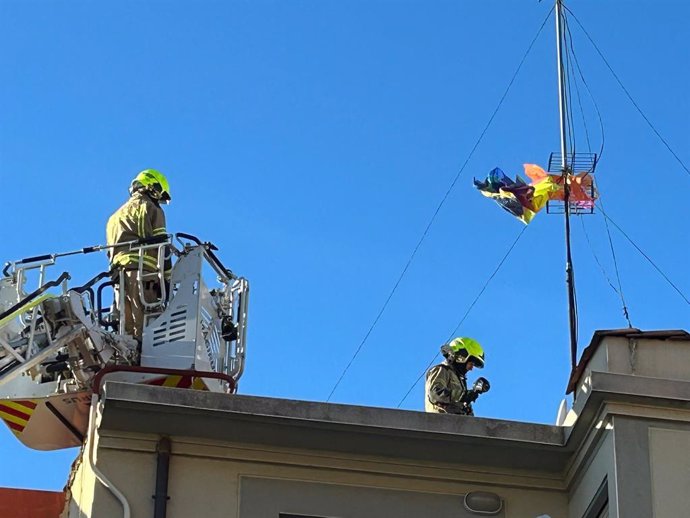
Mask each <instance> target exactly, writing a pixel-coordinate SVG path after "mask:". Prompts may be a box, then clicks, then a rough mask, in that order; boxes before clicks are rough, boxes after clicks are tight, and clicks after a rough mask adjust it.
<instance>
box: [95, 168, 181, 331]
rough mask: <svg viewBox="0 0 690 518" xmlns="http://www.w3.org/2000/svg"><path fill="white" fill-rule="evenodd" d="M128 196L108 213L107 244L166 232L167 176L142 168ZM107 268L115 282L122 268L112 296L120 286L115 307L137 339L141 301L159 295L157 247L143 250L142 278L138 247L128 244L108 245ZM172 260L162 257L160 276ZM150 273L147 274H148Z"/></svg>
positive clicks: (168, 269)
mask: <svg viewBox="0 0 690 518" xmlns="http://www.w3.org/2000/svg"><path fill="white" fill-rule="evenodd" d="M129 195H130V198H129V200H128V201H127V202H126V203H125V204H124V205H123V206H122V207H120V208H119V209H117V211H115V213H114V214H113V215H112V216H110V219H109V220H108V225H107V227H106V235H107V241H108V245H117V244H120V243H127V242H131V241H138V240H152V241H155V240H154V239H152V238H155V237H157V236H161V239H163V236H165V235H166V234H167V231H166V230H165V214H164V213H163V209H162V208H161V206H160V204H161V203H168V202H169V201H170V187H169V185H168V180H167V179H166V178H165V176H163V174H162V173H161V172H160V171H156V170H155V169H146V170H144V171H142V172H140V173H139V174H138V175H137V176H136V178H134V180H132V184H131V186H130V188H129ZM108 257H109V259H110V264H111V270H112V271H113V276H114V279H115V280H116V282H117V281H118V279H119V275H117V273H116V272H117V271H118V269H123V270H124V286H116V288H115V300H116V304H119V299H120V296H119V293H120V290H122V291H124V299H125V304H124V311H123V308H119V307H118V310H119V312H120V321H122V318H124V322H125V333H127V334H129V335H132V336H133V337H134V338H136V339H137V341H139V342H140V343H141V336H142V333H143V330H144V309H145V308H144V301H146V302H147V303H152V302H155V301H157V300H159V299H160V296H161V286H160V282H159V281H158V280H156V279H157V278H156V275H155V274H156V272H158V271H159V270H160V268H159V265H158V248H157V247H155V246H154V247H152V248H148V249H146V250H144V253H143V257H142V258H141V260H142V263H143V264H142V267H143V271H144V278H143V279H138V273H139V272H138V269H139V260H140V254H139V249H138V248H135V249H132V248H131V245H125V246H121V247H118V246H115V247H114V248H111V249H109V251H108ZM171 267H172V262H171V260H170V259H169V258H166V260H165V265H164V276H165V279H166V280H168V279H169V277H170V272H171ZM148 274H151V275H148Z"/></svg>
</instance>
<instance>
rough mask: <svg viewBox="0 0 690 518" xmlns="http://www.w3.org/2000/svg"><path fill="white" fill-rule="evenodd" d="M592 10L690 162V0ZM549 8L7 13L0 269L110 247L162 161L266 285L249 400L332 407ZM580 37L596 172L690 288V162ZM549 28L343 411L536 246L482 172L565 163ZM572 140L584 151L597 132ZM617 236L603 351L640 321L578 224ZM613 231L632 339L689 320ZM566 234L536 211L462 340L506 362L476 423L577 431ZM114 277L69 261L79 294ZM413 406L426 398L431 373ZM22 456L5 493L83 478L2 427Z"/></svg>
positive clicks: (138, 7)
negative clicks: (560, 423) (109, 238)
mask: <svg viewBox="0 0 690 518" xmlns="http://www.w3.org/2000/svg"><path fill="white" fill-rule="evenodd" d="M569 5H570V7H571V9H572V10H573V11H574V12H575V14H576V16H577V17H578V18H579V19H580V21H581V22H582V23H583V24H584V26H585V27H586V29H587V30H588V32H589V33H590V34H591V35H592V37H593V38H594V39H595V41H596V43H597V45H598V46H599V47H600V48H601V49H602V51H603V52H604V54H605V55H606V57H607V59H608V60H609V62H610V63H611V65H612V67H613V68H614V69H615V70H616V72H617V74H618V75H619V77H620V78H621V80H622V81H623V83H624V84H625V85H626V87H627V88H628V90H629V91H630V93H631V95H632V96H633V97H634V98H635V100H636V101H637V102H638V104H639V105H640V107H641V108H642V109H643V110H644V112H645V113H646V114H647V116H648V117H649V118H650V120H651V121H652V122H653V124H654V125H655V126H656V128H657V129H658V130H659V132H660V133H661V134H662V135H664V137H665V138H666V139H667V141H668V143H669V144H670V145H671V147H672V148H674V149H675V150H676V152H677V153H678V154H679V156H680V157H681V159H682V160H683V161H684V162H685V163H686V164H687V163H690V154H689V153H688V149H689V147H690V146H689V144H690V140H689V137H688V135H690V131H689V130H690V123H688V120H690V102H689V101H688V96H687V84H688V80H689V77H688V70H687V66H686V63H687V62H688V58H690V45H689V44H688V42H687V28H686V20H687V19H689V18H690V7H689V6H688V5H687V3H686V2H682V1H680V0H678V1H671V0H666V1H658V0H657V1H652V0H644V1H643V0H640V1H629V2H625V3H621V2H612V1H610V2H600V1H594V0H572V1H571V2H570V3H569ZM550 8H551V5H550V3H549V2H541V3H539V2H537V1H520V2H518V1H510V2H506V1H504V2H500V1H497V0H491V1H489V0H485V1H482V2H469V1H458V0H454V1H437V2H422V1H411V0H410V1H402V0H400V1H393V0H388V1H383V0H367V1H351V2H335V1H329V0H327V1H316V0H312V1H297V0H293V1H290V2H280V1H262V0H257V1H252V2H249V1H243V2H239V1H231V2H221V1H217V2H210V1H197V2H194V3H193V4H191V3H189V2H181V1H166V2H163V1H156V2H139V1H136V2H135V1H123V2H98V3H94V2H86V1H70V2H65V1H59V0H55V1H50V2H48V1H46V2H43V1H35V0H23V1H19V0H16V1H7V0H0V49H1V50H0V74H2V77H1V80H0V180H1V181H2V186H3V192H4V193H5V196H4V197H3V210H2V214H3V225H2V231H0V232H2V239H0V258H2V260H3V261H4V260H10V259H17V258H21V257H26V256H30V255H34V254H39V253H50V252H58V251H65V250H72V249H76V248H80V247H82V246H87V245H92V244H97V243H102V242H103V241H104V226H105V221H106V220H107V218H108V216H109V215H110V214H111V213H112V211H114V210H115V209H116V208H117V207H118V206H119V205H120V204H121V203H122V202H123V201H125V199H126V197H127V187H128V185H129V182H130V181H131V179H132V177H133V176H134V175H135V174H136V173H137V172H138V171H139V170H141V169H143V168H147V167H155V168H158V169H160V170H162V171H163V172H164V173H166V174H167V175H168V178H169V180H170V183H171V189H172V194H173V202H172V204H171V205H170V206H169V207H168V208H167V215H168V226H169V230H171V231H185V232H190V233H194V234H197V235H199V236H201V237H202V238H204V239H208V240H212V241H213V242H215V243H216V244H217V245H218V246H219V248H220V256H221V257H222V258H223V259H224V261H225V262H226V263H227V265H228V266H230V267H231V268H232V269H233V270H234V271H235V272H237V273H239V274H241V275H244V276H246V277H247V278H248V279H249V280H250V282H251V288H252V297H251V306H250V333H249V345H248V353H247V356H248V358H247V361H248V363H247V369H246V371H245V375H244V377H243V379H242V381H241V383H240V392H241V393H244V394H254V395H262V396H269V397H282V398H293V399H304V400H315V401H324V400H326V398H327V397H328V394H329V393H330V391H331V389H332V388H333V386H334V384H335V382H336V380H337V379H338V377H339V376H340V375H341V373H342V371H343V369H344V368H345V366H346V365H347V363H348V362H349V360H350V359H351V358H352V355H353V353H354V351H355V349H356V348H357V346H358V345H359V344H360V342H361V340H362V338H363V336H364V335H365V333H366V332H367V330H368V329H369V327H370V325H371V323H372V322H373V320H374V318H375V317H376V315H377V313H378V311H379V309H380V308H381V305H382V304H383V302H384V301H385V300H386V297H387V296H388V294H389V292H390V290H391V288H392V286H393V284H394V283H395V281H396V280H397V278H398V276H399V274H400V272H401V270H402V268H403V266H404V265H405V263H406V262H407V260H408V258H409V257H410V254H411V252H412V250H413V248H414V247H415V245H416V244H417V242H418V240H419V238H420V236H421V234H422V232H423V231H424V229H425V227H426V225H427V223H428V222H429V219H430V218H431V216H432V214H433V213H434V211H435V209H436V207H437V206H438V204H439V202H440V200H441V199H442V197H443V195H444V194H445V193H446V191H447V189H448V187H449V185H450V183H451V182H452V180H453V179H454V178H455V176H456V174H457V173H458V170H459V169H460V167H461V165H462V164H463V162H465V160H466V158H467V156H468V154H469V152H470V150H471V149H472V147H473V145H474V143H475V142H476V140H477V138H478V136H479V134H480V133H481V131H482V129H483V128H484V126H485V124H486V122H487V120H488V119H489V116H490V115H491V113H492V112H493V110H494V108H495V107H496V105H497V103H498V100H499V99H500V97H501V95H502V94H503V92H504V90H505V88H506V85H507V84H508V81H509V80H510V78H511V76H512V74H513V72H514V70H515V68H516V66H517V64H518V63H519V61H520V59H521V58H522V56H523V54H524V52H525V50H526V48H527V46H528V45H529V43H530V41H531V40H532V38H533V37H534V35H535V34H536V32H537V30H538V28H539V26H540V25H541V23H542V21H543V19H544V18H545V17H546V15H547V13H548V11H549V9H550ZM571 30H572V32H573V38H574V44H575V52H576V55H577V58H578V61H579V62H580V65H581V67H582V69H583V72H584V74H585V78H586V80H587V83H588V85H589V86H590V88H591V90H592V93H593V95H594V97H595V99H596V101H597V103H598V104H599V107H600V109H601V112H602V117H603V122H604V128H605V136H606V147H605V150H604V154H603V156H602V159H601V162H600V164H599V167H598V169H597V172H596V177H597V181H598V186H599V189H600V192H601V196H602V200H603V202H604V204H605V205H604V206H605V208H606V210H607V213H608V214H609V215H610V216H611V218H612V219H613V220H615V221H616V222H617V223H618V224H619V225H620V226H621V227H622V228H624V230H625V231H626V232H627V233H628V235H630V237H631V238H632V239H633V240H634V241H635V242H636V243H637V244H638V246H640V247H641V248H642V249H643V250H644V251H645V253H647V254H648V255H649V256H650V257H651V258H652V259H653V260H654V262H655V263H656V264H657V265H658V266H659V267H660V268H661V269H662V270H664V272H666V274H667V275H668V276H669V277H670V278H671V279H672V281H673V282H674V283H675V284H676V285H677V286H678V287H679V289H680V290H681V291H683V292H684V293H685V295H686V296H690V279H689V278H688V276H687V272H686V263H687V256H688V251H689V245H688V243H689V241H690V240H689V238H690V235H689V231H688V227H687V226H686V225H685V221H686V220H687V212H686V207H685V206H684V203H685V198H686V196H685V195H684V193H685V192H687V189H688V187H690V174H688V173H687V172H686V171H684V170H683V169H682V167H681V166H680V164H678V162H677V161H675V159H674V158H673V157H672V156H671V155H670V153H668V151H667V150H666V149H665V147H664V146H663V145H662V144H661V143H660V142H659V140H658V139H657V137H656V136H655V135H654V134H653V133H652V132H651V131H650V129H649V128H648V126H647V125H646V123H645V122H644V121H643V119H642V118H641V117H640V116H639V114H638V113H637V112H636V111H635V109H634V108H633V106H632V105H631V103H630V102H629V101H628V100H627V98H626V97H625V95H624V94H623V92H622V91H621V90H620V88H619V86H618V85H617V83H616V82H615V80H614V79H613V78H612V77H611V75H610V74H609V72H608V70H607V69H606V67H605V66H604V65H603V63H602V62H601V60H600V58H599V57H598V56H597V55H596V53H595V51H594V50H593V48H592V47H591V45H590V44H589V42H588V41H587V40H586V38H585V37H584V36H583V34H582V33H581V31H580V30H579V29H578V27H577V26H576V23H575V22H574V21H571ZM553 31H554V28H553V18H552V19H550V20H549V21H548V23H547V25H546V27H545V28H544V31H543V32H542V34H541V36H540V37H539V39H538V40H537V41H536V43H535V45H534V48H533V49H532V52H531V53H530V55H529V56H528V58H527V60H526V62H525V64H524V66H523V68H522V71H521V72H520V74H519V75H518V77H517V79H516V81H515V83H514V85H513V87H512V89H511V90H510V92H509V94H508V96H507V98H506V100H505V102H504V104H503V106H502V107H501V109H500V111H499V112H498V114H497V116H496V118H495V120H494V121H493V124H492V125H491V127H490V128H489V130H488V132H487V133H486V135H485V137H484V139H483V141H482V142H481V144H480V146H479V147H478V148H477V151H476V152H475V153H474V155H473V157H472V159H471V160H470V162H469V163H468V165H467V167H466V169H465V170H464V171H463V173H462V174H461V176H460V178H459V180H458V183H457V184H456V186H455V188H454V189H453V191H452V192H451V194H450V196H449V197H448V199H447V201H446V203H445V204H444V205H443V207H442V208H441V210H440V212H439V213H438V216H437V218H436V221H435V223H434V225H433V226H432V227H431V229H430V231H429V233H428V235H427V238H426V239H425V241H424V242H423V244H422V246H421V247H420V249H419V251H418V252H417V254H416V257H415V259H414V261H413V262H412V264H411V266H410V268H409V270H408V272H407V275H406V276H405V278H404V279H403V281H402V282H401V284H400V286H399V288H398V290H397V292H396V293H395V295H394V297H393V298H392V299H391V302H390V304H389V305H388V308H387V310H386V312H385V313H384V314H383V316H382V317H381V319H380V321H379V323H378V325H377V327H376V328H375V329H374V330H373V332H372V333H371V335H370V337H369V339H368V341H367V343H366V344H365V345H364V346H363V348H362V350H361V352H360V354H359V355H358V357H357V359H356V360H355V361H354V363H353V365H352V367H351V368H350V369H349V371H348V372H347V374H346V376H345V377H344V379H343V381H342V383H341V384H340V386H339V387H338V389H337V391H336V392H335V394H334V396H333V398H332V401H333V402H338V403H349V404H358V405H371V406H381V407H396V406H397V405H398V403H399V402H400V400H401V398H402V397H403V396H404V395H405V393H406V392H407V391H408V389H409V388H410V386H411V385H412V384H413V382H414V381H415V380H416V379H417V377H418V376H419V375H420V374H421V372H422V371H423V369H424V368H425V366H426V365H427V364H428V363H429V362H430V361H431V359H432V358H433V356H434V354H435V353H436V352H437V351H438V347H439V346H440V344H441V343H442V342H443V341H444V340H446V339H447V338H448V337H449V335H450V333H451V332H452V331H453V330H454V329H455V327H456V326H457V324H458V323H459V322H460V319H461V318H462V316H463V314H464V313H465V312H466V310H467V308H468V307H469V305H470V304H471V303H472V301H473V300H474V299H475V297H476V296H477V294H478V292H479V291H480V290H481V288H482V286H483V285H484V284H485V282H486V280H487V279H488V277H489V276H490V275H491V273H492V272H493V270H494V269H495V268H496V265H497V264H498V262H499V260H500V259H501V257H502V256H503V255H504V253H505V252H506V250H507V249H508V247H509V246H510V244H511V243H512V242H513V240H514V239H515V237H516V236H517V234H518V233H519V232H520V230H521V228H522V224H521V223H519V222H518V221H517V220H514V219H512V218H511V217H510V216H509V215H508V214H506V213H504V212H503V211H502V210H500V209H499V208H498V207H496V206H495V205H494V204H493V202H490V201H489V200H486V199H485V198H483V197H482V196H481V195H480V194H479V193H478V192H477V191H476V190H475V189H474V187H473V186H472V178H473V176H477V177H483V176H484V175H486V173H488V171H489V170H491V169H492V168H494V167H496V166H500V167H502V168H503V169H504V170H505V171H506V172H508V173H509V174H515V173H520V172H521V171H522V164H523V163H525V162H528V163H538V164H542V165H545V164H546V161H547V160H548V157H549V154H550V153H551V152H552V151H556V150H558V148H559V137H558V112H557V104H556V103H557V90H556V75H555V50H554V42H555V36H554V33H553ZM581 95H582V104H583V111H584V115H585V120H586V121H587V128H588V131H589V134H590V140H591V143H592V147H593V148H595V149H598V147H599V144H600V142H601V135H600V132H599V129H598V125H597V119H596V115H595V112H594V109H593V108H592V104H591V102H590V101H589V99H588V97H587V94H586V92H585V91H584V90H582V91H581ZM574 109H575V114H576V119H578V121H579V120H580V115H579V107H577V106H576V107H574ZM576 137H577V142H578V149H583V150H584V149H585V148H586V139H585V133H584V127H583V125H582V123H581V122H577V123H576ZM603 221H604V220H603V218H602V216H601V215H600V214H599V215H594V216H587V217H585V218H575V220H574V221H573V250H574V252H573V253H574V261H575V271H576V282H577V288H578V301H579V312H580V323H579V333H580V350H582V349H583V348H584V347H585V346H586V345H587V344H588V343H589V339H590V338H591V336H592V333H593V332H594V330H596V329H610V328H619V327H625V326H626V321H625V320H624V319H623V317H622V311H621V304H620V299H619V298H618V297H617V295H616V293H614V291H613V290H612V289H611V288H610V287H609V285H608V283H607V282H606V279H605V278H604V276H603V275H602V272H601V270H600V268H599V266H598V265H597V263H596V261H595V259H594V258H593V253H592V250H591V249H590V245H589V244H588V242H587V239H586V237H585V233H584V230H583V224H584V229H586V232H587V235H588V236H589V240H590V241H591V248H592V249H593V250H594V252H595V253H596V255H597V257H598V259H599V261H600V262H601V263H602V264H603V266H604V268H605V269H606V271H607V274H608V275H609V277H611V278H612V279H613V278H615V271H614V269H613V266H612V259H611V254H610V250H609V242H608V239H607V237H606V230H605V227H604V223H603ZM611 232H612V236H613V244H614V247H615V250H616V254H617V258H618V264H619V268H620V276H621V281H622V287H623V292H624V294H625V297H626V301H627V303H628V308H629V310H630V315H631V318H632V323H633V325H634V326H635V327H639V328H642V329H669V328H673V329H677V328H684V327H686V322H687V315H688V306H687V303H686V302H685V301H684V300H683V299H682V298H681V297H680V296H679V295H678V294H677V293H676V292H675V291H674V290H673V289H672V288H671V287H670V286H669V285H668V284H667V283H666V282H665V281H664V280H663V279H662V278H661V277H660V276H659V275H658V274H657V273H656V272H655V271H654V270H653V268H652V267H651V266H650V265H649V263H647V262H646V261H645V259H644V258H642V257H641V256H640V254H639V253H638V252H636V251H635V250H634V249H633V248H632V247H631V246H630V244H629V243H628V242H627V241H626V240H625V239H624V238H623V237H622V236H621V235H620V234H619V233H618V232H617V231H616V230H615V229H613V228H612V229H611ZM563 242H564V238H563V221H562V218H560V217H558V216H553V215H547V214H545V213H543V214H540V215H538V216H537V218H536V219H535V220H534V222H533V223H532V224H531V225H530V226H529V227H528V228H527V230H526V232H525V234H524V235H523V236H522V238H521V239H520V241H519V242H518V244H517V246H516V247H515V249H514V250H513V252H512V253H511V255H510V257H509V259H508V260H507V262H506V263H505V265H504V266H503V268H502V269H501V270H500V271H499V273H498V274H497V275H496V277H495V278H494V279H493V280H492V282H491V283H490V284H489V285H488V287H487V289H486V291H485V292H484V294H483V295H482V297H481V298H480V299H479V301H478V302H477V304H476V305H475V306H474V308H473V309H472V311H471V312H470V313H469V316H468V317H467V319H466V320H465V321H464V323H463V324H462V326H461V327H460V329H459V331H458V333H457V334H458V335H466V336H471V337H474V338H475V339H477V340H478V341H480V342H481V343H482V344H483V345H484V347H485V350H486V354H487V366H486V369H485V370H484V372H483V373H482V374H483V375H485V376H486V377H488V378H489V379H490V380H491V382H492V390H491V392H490V393H488V394H486V395H485V396H483V397H482V399H481V400H480V401H479V402H478V403H477V405H476V413H477V414H478V415H480V416H487V417H495V418H505V419H513V420H525V421H533V422H542V423H551V422H553V421H554V419H555V416H556V411H557V407H558V404H559V401H560V400H561V399H562V398H563V396H564V390H565V386H566V383H567V379H568V373H569V349H568V347H569V345H568V334H567V312H566V292H565V283H564V278H565V274H564V246H563ZM105 266H106V259H105V257H103V256H99V257H84V258H78V260H73V261H69V262H68V261H65V262H64V268H68V269H70V271H72V272H73V273H74V276H75V278H77V279H79V278H84V279H85V278H87V277H90V276H92V275H93V274H95V273H96V272H98V271H101V270H102V269H104V268H105ZM56 272H57V271H56ZM57 273H59V272H57ZM57 273H56V275H57ZM401 408H404V409H410V410H420V409H422V408H423V387H422V385H421V384H418V385H417V386H416V387H415V388H414V390H413V391H412V393H411V394H410V396H409V397H408V398H407V399H406V400H405V402H404V403H403V404H402V405H401ZM0 451H2V453H3V460H4V463H3V465H4V466H13V469H11V470H10V469H3V470H1V471H0V486H13V487H31V488H45V489H59V488H61V487H62V486H63V485H64V483H65V481H66V477H67V471H68V467H69V464H70V462H71V461H72V459H73V458H74V456H75V455H76V450H68V451H62V452H49V453H45V452H33V451H31V450H28V449H27V448H25V447H24V446H22V445H21V444H20V443H19V442H18V441H16V440H15V438H14V437H13V436H12V435H11V433H10V432H9V431H8V430H7V429H6V428H4V427H2V428H0Z"/></svg>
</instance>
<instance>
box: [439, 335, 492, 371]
mask: <svg viewBox="0 0 690 518" xmlns="http://www.w3.org/2000/svg"><path fill="white" fill-rule="evenodd" d="M441 354H443V356H444V357H446V358H448V359H449V360H451V361H454V362H456V363H467V362H468V361H470V360H471V361H472V363H474V366H475V367H478V368H480V369H481V368H483V367H484V349H483V348H482V346H481V345H479V342H477V341H476V340H473V339H472V338H467V337H458V338H454V339H453V340H451V341H450V342H448V343H447V344H445V345H443V346H441Z"/></svg>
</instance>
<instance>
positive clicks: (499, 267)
mask: <svg viewBox="0 0 690 518" xmlns="http://www.w3.org/2000/svg"><path fill="white" fill-rule="evenodd" d="M525 230H527V227H526V226H525V227H523V228H522V230H521V231H520V233H519V234H518V236H517V237H516V238H515V241H513V244H512V245H510V248H508V251H507V252H506V253H505V255H504V256H503V258H502V259H501V261H500V262H499V263H498V266H496V269H494V271H493V273H492V274H491V275H490V276H489V278H488V279H487V281H486V282H485V283H484V286H482V289H481V290H479V293H478V294H477V296H476V297H475V298H474V300H473V301H472V304H470V305H469V307H468V308H467V311H465V314H464V315H463V316H462V318H461V319H460V322H459V323H458V325H457V326H455V329H453V332H452V333H451V334H450V336H449V337H448V338H447V339H446V342H448V341H449V340H450V339H451V338H453V336H455V333H457V331H458V329H460V326H461V325H462V324H463V322H464V321H465V319H466V318H467V315H469V314H470V311H472V308H474V306H475V304H476V303H477V301H478V300H479V299H480V297H481V296H482V295H483V294H484V292H485V291H486V288H487V286H488V285H489V283H490V282H491V281H492V280H493V278H494V277H495V276H496V274H497V273H498V271H499V270H500V269H501V266H503V263H505V261H506V259H508V256H509V255H510V252H512V251H513V248H515V245H517V243H518V241H520V238H521V237H522V234H524V233H525ZM437 356H438V353H436V354H435V355H434V357H433V358H432V359H431V362H429V365H427V366H426V368H425V369H424V370H423V371H422V373H421V374H420V375H419V376H418V377H417V379H416V380H415V381H414V383H413V384H412V386H411V387H410V388H409V389H408V391H407V392H406V393H405V395H404V396H403V398H402V399H401V400H400V402H399V403H398V406H397V407H396V408H400V405H402V404H403V403H404V402H405V400H406V399H407V396H409V395H410V392H412V389H414V388H415V386H417V383H419V380H421V379H422V376H424V374H425V373H426V371H428V370H429V368H430V367H431V366H432V365H433V363H434V361H436V357H437Z"/></svg>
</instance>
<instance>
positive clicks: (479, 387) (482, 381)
mask: <svg viewBox="0 0 690 518" xmlns="http://www.w3.org/2000/svg"><path fill="white" fill-rule="evenodd" d="M490 388H491V384H490V383H489V380H488V379H486V378H477V381H475V382H474V386H473V387H472V392H476V393H477V395H479V394H484V393H485V392H489V389H490Z"/></svg>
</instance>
